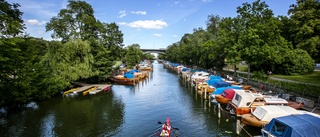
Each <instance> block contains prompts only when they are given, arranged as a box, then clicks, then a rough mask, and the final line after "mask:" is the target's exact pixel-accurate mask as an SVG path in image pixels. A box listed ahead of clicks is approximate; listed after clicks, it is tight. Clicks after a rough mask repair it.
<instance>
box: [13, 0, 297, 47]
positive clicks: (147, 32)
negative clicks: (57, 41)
mask: <svg viewBox="0 0 320 137" xmlns="http://www.w3.org/2000/svg"><path fill="white" fill-rule="evenodd" d="M84 1H86V2H87V3H88V4H90V5H91V6H92V8H93V10H94V16H95V18H96V19H98V20H100V21H101V22H105V23H112V22H115V23H116V24H117V25H118V26H119V29H120V31H121V32H122V33H123V39H124V41H123V44H124V45H125V46H128V45H132V44H139V45H140V48H141V49H160V48H167V47H168V46H169V45H171V44H173V43H175V42H178V41H180V39H181V37H182V36H183V35H184V34H186V33H193V29H195V28H200V27H201V28H204V29H205V28H206V21H207V20H208V16H209V15H219V16H220V17H235V16H237V15H238V14H237V12H236V10H237V7H239V6H241V5H242V4H243V3H245V2H247V3H250V4H251V3H252V2H254V1H255V0H84ZM261 1H263V0H261ZM7 2H9V3H19V4H20V6H21V7H19V10H20V11H21V12H23V15H22V19H23V20H24V24H25V27H26V28H27V29H26V32H27V33H28V34H30V35H31V36H33V37H38V38H43V39H46V40H52V38H51V34H52V31H48V32H46V29H45V25H46V23H48V22H49V21H50V19H51V18H52V17H54V16H57V15H58V13H59V11H60V10H61V9H65V8H66V7H67V5H68V0H7ZM265 2H266V3H267V5H269V8H270V9H271V10H272V11H273V13H274V15H275V16H278V15H284V16H286V15H287V12H288V10H289V6H290V5H291V4H295V0H265Z"/></svg>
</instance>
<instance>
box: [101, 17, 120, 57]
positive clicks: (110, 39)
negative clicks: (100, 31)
mask: <svg viewBox="0 0 320 137" xmlns="http://www.w3.org/2000/svg"><path fill="white" fill-rule="evenodd" d="M104 27H105V30H106V33H105V35H103V36H102V38H103V39H102V41H103V43H104V45H105V46H106V48H107V49H108V50H110V51H111V53H112V59H113V60H120V59H121V58H122V55H124V53H123V46H124V45H123V44H122V43H123V34H122V32H121V31H120V30H119V26H117V24H116V23H110V24H106V23H105V24H104Z"/></svg>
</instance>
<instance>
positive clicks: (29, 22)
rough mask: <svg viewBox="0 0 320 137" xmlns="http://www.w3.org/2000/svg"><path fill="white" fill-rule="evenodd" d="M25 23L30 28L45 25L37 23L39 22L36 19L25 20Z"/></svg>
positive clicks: (42, 22)
mask: <svg viewBox="0 0 320 137" xmlns="http://www.w3.org/2000/svg"><path fill="white" fill-rule="evenodd" d="M25 22H26V24H27V25H31V26H41V25H43V24H46V22H45V21H41V22H39V21H38V20H36V19H29V20H25Z"/></svg>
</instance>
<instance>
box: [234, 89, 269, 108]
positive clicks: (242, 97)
mask: <svg viewBox="0 0 320 137" xmlns="http://www.w3.org/2000/svg"><path fill="white" fill-rule="evenodd" d="M262 97H263V95H262V94H259V93H248V92H236V94H235V95H234V97H233V99H232V101H231V102H232V103H233V104H235V105H236V106H237V107H249V106H250V105H251V103H252V102H253V101H254V100H255V99H256V98H262Z"/></svg>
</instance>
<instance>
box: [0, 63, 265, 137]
mask: <svg viewBox="0 0 320 137" xmlns="http://www.w3.org/2000/svg"><path fill="white" fill-rule="evenodd" d="M153 66H154V70H153V72H152V73H150V75H149V78H148V79H146V80H145V81H143V82H140V83H139V84H137V85H135V86H123V85H113V86H112V88H111V90H109V91H107V92H100V93H98V94H94V95H85V96H83V95H82V94H79V95H74V96H63V95H59V96H55V97H52V98H50V99H47V100H44V101H40V102H31V103H29V104H27V105H25V106H22V107H20V108H16V109H4V108H2V109H0V113H1V115H0V134H1V136H5V137H7V136H8V137H11V136H12V137H16V136H23V137H28V136H30V137H35V136H41V137H42V136H45V137H51V136H59V137H75V136H77V137H78V136H79V137H82V136H83V137H96V136H115V137H118V136H119V137H129V136H130V137H131V136H133V137H138V136H139V137H151V136H156V134H155V133H156V132H157V131H158V130H159V129H160V127H161V124H159V123H158V122H161V123H163V122H164V121H165V120H166V118H167V117H170V119H171V124H172V126H173V127H175V128H178V129H179V130H173V131H172V135H176V136H181V137H217V136H220V137H222V136H226V137H229V136H237V134H236V118H235V117H234V116H230V115H228V114H226V113H224V112H221V117H220V118H219V117H218V109H217V107H216V106H215V105H213V104H210V103H209V102H208V101H206V100H204V99H203V98H202V97H201V96H200V95H199V94H196V93H195V91H194V90H192V88H191V87H190V86H189V85H188V84H186V83H185V82H184V81H183V79H182V78H180V77H179V76H178V75H177V74H176V73H175V72H172V71H171V70H169V69H166V68H164V67H163V64H159V63H157V62H154V64H153ZM245 129H246V131H247V132H248V133H246V132H245V131H244V130H242V131H241V133H240V135H239V136H249V135H248V134H251V135H257V134H259V133H260V129H254V128H245Z"/></svg>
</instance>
